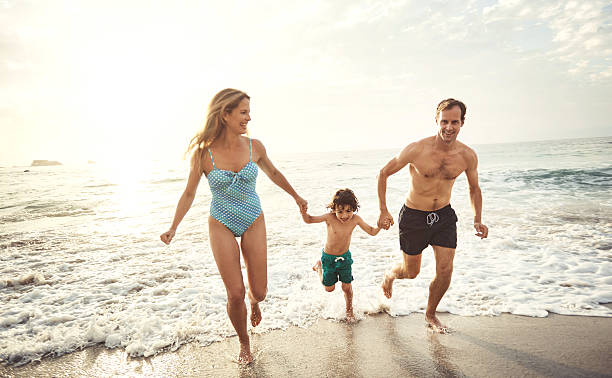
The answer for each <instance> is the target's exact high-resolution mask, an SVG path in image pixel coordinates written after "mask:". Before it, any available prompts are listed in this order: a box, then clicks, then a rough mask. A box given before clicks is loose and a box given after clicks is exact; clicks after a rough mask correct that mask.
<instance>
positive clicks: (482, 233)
mask: <svg viewBox="0 0 612 378" xmlns="http://www.w3.org/2000/svg"><path fill="white" fill-rule="evenodd" d="M474 228H475V229H476V234H475V235H476V236H478V237H479V238H481V239H484V238H486V237H487V236H489V228H488V227H487V226H485V225H484V224H482V223H474Z"/></svg>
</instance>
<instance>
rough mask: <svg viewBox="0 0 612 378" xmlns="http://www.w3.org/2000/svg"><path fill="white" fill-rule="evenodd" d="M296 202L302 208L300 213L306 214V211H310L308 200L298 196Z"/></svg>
mask: <svg viewBox="0 0 612 378" xmlns="http://www.w3.org/2000/svg"><path fill="white" fill-rule="evenodd" d="M295 203H296V204H297V205H298V207H299V208H300V213H302V214H305V213H306V211H308V201H306V200H305V199H303V198H302V197H300V196H297V198H296V199H295Z"/></svg>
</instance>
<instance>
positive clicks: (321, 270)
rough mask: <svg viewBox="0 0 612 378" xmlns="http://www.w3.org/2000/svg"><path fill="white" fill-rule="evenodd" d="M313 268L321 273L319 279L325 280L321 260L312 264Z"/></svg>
mask: <svg viewBox="0 0 612 378" xmlns="http://www.w3.org/2000/svg"><path fill="white" fill-rule="evenodd" d="M312 270H314V271H315V272H317V273H319V281H321V282H323V268H321V260H317V262H316V263H315V264H314V265H313V266H312Z"/></svg>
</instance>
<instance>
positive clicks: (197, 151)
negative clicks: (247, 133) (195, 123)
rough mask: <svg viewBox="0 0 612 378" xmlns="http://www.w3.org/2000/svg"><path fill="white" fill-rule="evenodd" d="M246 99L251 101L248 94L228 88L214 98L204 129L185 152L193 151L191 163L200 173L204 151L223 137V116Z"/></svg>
mask: <svg viewBox="0 0 612 378" xmlns="http://www.w3.org/2000/svg"><path fill="white" fill-rule="evenodd" d="M245 98H246V99H249V100H250V99H251V98H250V97H249V95H247V94H246V93H244V92H242V91H239V90H237V89H232V88H226V89H224V90H222V91H220V92H219V93H217V94H216V95H215V96H214V97H213V98H212V100H211V101H210V104H209V105H208V113H207V114H206V122H205V123H204V128H203V129H202V130H201V131H199V132H198V133H197V134H196V135H195V136H194V137H193V138H191V141H190V142H189V146H188V147H187V151H185V155H188V154H189V153H191V152H192V151H193V156H192V160H191V161H192V164H195V167H194V168H197V169H198V170H199V171H200V172H201V171H202V170H201V165H202V161H203V158H204V150H205V149H206V148H208V147H210V145H211V144H212V143H213V142H214V141H215V139H217V138H218V137H219V136H220V135H221V133H222V132H223V128H224V127H225V121H224V120H223V115H224V114H225V113H231V112H232V110H234V109H235V108H236V107H237V106H238V104H240V101H242V100H243V99H245Z"/></svg>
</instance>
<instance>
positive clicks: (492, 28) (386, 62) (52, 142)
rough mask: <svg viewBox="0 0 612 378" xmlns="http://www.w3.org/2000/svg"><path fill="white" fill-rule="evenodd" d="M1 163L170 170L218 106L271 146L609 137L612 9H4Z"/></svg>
mask: <svg viewBox="0 0 612 378" xmlns="http://www.w3.org/2000/svg"><path fill="white" fill-rule="evenodd" d="M0 83H1V84H0V135H1V136H0V166H8V165H29V164H30V162H31V161H32V160H34V159H47V160H59V161H61V162H63V163H79V162H86V161H87V160H95V161H99V162H114V163H117V164H119V163H121V162H125V161H134V162H136V161H142V162H144V161H159V160H168V161H175V160H177V161H178V160H179V159H181V158H182V157H183V152H184V150H185V148H186V146H187V144H188V142H189V140H190V139H191V137H192V136H193V135H194V134H195V133H196V132H197V131H198V130H199V129H200V128H201V127H202V126H203V120H204V118H205V116H206V108H207V106H208V103H209V101H210V99H211V98H212V96H214V94H215V93H216V92H218V91H219V90H221V89H223V88H227V87H230V88H237V89H240V90H243V91H245V92H247V93H248V94H249V95H250V96H251V116H252V121H251V122H250V123H249V133H250V136H252V137H254V138H258V139H260V140H261V141H262V142H263V143H264V145H265V146H266V148H267V150H268V154H269V155H270V156H271V158H272V160H274V158H273V157H274V156H275V154H282V153H288V152H308V151H316V152H325V151H338V150H364V149H383V148H389V149H393V148H397V149H398V150H399V149H400V148H402V147H403V146H405V145H407V144H408V143H410V142H412V141H415V140H417V139H420V138H423V137H426V136H429V135H434V134H435V132H436V125H435V119H434V117H435V108H436V106H437V104H438V103H439V102H440V101H441V100H443V99H445V98H449V97H453V98H456V99H460V100H462V101H463V102H465V103H466V105H467V115H466V123H465V125H464V127H463V129H462V130H461V133H460V135H459V139H460V140H462V141H464V142H465V143H467V144H470V145H473V144H476V145H478V144H484V143H505V142H522V141H531V140H547V139H564V138H577V137H594V136H610V135H612V119H611V118H610V117H608V115H609V114H610V113H611V110H610V109H612V3H610V2H609V1H549V0H546V1H540V0H500V1H493V0H487V1H450V2H449V1H409V0H405V1H361V0H350V1H337V0H335V1H316V0H314V1H303V0H300V1H293V0H286V1H268V0H262V1H234V0H225V1H178V2H172V1H152V0H151V1H130V0H123V1H84V0H83V1H81V0H78V1H59V0H57V1H54V0H49V1H42V0H41V1H32V0H23V1H11V0H0Z"/></svg>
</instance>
